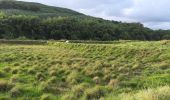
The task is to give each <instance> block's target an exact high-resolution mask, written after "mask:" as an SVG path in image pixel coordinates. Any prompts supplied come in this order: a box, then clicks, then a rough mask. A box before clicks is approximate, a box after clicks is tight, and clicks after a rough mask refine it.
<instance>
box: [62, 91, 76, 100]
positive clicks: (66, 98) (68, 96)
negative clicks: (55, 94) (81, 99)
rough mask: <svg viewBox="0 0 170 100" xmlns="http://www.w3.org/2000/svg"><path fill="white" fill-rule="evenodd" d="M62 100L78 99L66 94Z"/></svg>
mask: <svg viewBox="0 0 170 100" xmlns="http://www.w3.org/2000/svg"><path fill="white" fill-rule="evenodd" d="M61 100H77V98H76V97H75V96H74V94H72V93H70V94H65V95H63V96H62V97H61Z"/></svg>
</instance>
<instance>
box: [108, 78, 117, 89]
mask: <svg viewBox="0 0 170 100" xmlns="http://www.w3.org/2000/svg"><path fill="white" fill-rule="evenodd" d="M118 84H119V81H118V80H117V79H112V80H110V82H109V83H108V85H109V86H112V87H117V86H118Z"/></svg>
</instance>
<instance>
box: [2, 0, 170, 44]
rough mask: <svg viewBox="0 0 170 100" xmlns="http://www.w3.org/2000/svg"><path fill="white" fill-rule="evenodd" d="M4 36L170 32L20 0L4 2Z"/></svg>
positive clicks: (156, 35)
mask: <svg viewBox="0 0 170 100" xmlns="http://www.w3.org/2000/svg"><path fill="white" fill-rule="evenodd" d="M0 11H1V13H0V27H1V28H0V33H1V34H0V39H23V38H24V39H47V40H48V39H55V40H60V39H69V40H102V41H106V40H107V41H109V40H120V39H123V40H161V39H169V38H170V32H169V31H168V30H167V31H163V30H158V31H154V30H151V29H149V28H145V27H144V26H143V25H142V24H140V23H122V22H116V21H108V20H103V19H100V18H93V17H90V16H86V15H83V14H80V13H77V12H74V11H72V10H68V9H64V8H57V7H49V6H45V5H41V4H37V3H26V2H18V1H1V2H0Z"/></svg>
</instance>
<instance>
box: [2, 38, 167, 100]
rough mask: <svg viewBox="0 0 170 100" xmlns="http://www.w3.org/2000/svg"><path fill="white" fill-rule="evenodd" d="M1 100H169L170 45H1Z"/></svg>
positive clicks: (164, 43)
mask: <svg viewBox="0 0 170 100" xmlns="http://www.w3.org/2000/svg"><path fill="white" fill-rule="evenodd" d="M0 100H170V41H157V42H147V41H146V42H141V41H117V42H111V43H110V44H109V43H107V44H104V43H103V44H102V43H95V42H94V43H91V44H90V43H88V44H86V43H83V42H82V43H64V42H63V43H62V42H50V41H49V42H48V43H43V44H41V43H38V44H34V43H33V44H32V45H30V43H29V44H28V45H27V44H26V43H25V42H24V44H21V43H20V44H17V43H16V44H14V43H4V42H3V43H0Z"/></svg>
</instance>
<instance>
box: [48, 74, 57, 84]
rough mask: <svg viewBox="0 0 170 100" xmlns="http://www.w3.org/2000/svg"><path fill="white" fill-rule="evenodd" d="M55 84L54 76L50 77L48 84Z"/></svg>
mask: <svg viewBox="0 0 170 100" xmlns="http://www.w3.org/2000/svg"><path fill="white" fill-rule="evenodd" d="M56 82H57V78H56V76H52V77H51V78H50V79H48V83H49V84H55V83H56Z"/></svg>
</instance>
